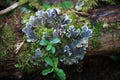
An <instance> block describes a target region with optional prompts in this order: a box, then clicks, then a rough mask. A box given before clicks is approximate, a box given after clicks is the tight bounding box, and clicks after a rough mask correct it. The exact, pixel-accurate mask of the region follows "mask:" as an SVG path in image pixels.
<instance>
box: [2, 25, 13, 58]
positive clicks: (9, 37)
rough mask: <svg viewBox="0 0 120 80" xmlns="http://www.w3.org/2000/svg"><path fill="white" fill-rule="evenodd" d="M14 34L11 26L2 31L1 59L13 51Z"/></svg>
mask: <svg viewBox="0 0 120 80" xmlns="http://www.w3.org/2000/svg"><path fill="white" fill-rule="evenodd" d="M14 38H15V36H14V33H13V30H12V28H11V27H10V26H5V27H3V28H1V29H0V58H2V57H4V56H5V55H7V54H8V53H9V51H12V49H13V47H14Z"/></svg>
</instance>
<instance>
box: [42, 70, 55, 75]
mask: <svg viewBox="0 0 120 80" xmlns="http://www.w3.org/2000/svg"><path fill="white" fill-rule="evenodd" d="M51 72H53V69H52V68H47V69H44V70H43V71H42V75H44V76H45V75H47V74H49V73H51Z"/></svg>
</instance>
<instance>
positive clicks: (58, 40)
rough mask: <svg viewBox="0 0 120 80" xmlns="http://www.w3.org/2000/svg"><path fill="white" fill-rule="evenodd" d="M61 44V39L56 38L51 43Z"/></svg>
mask: <svg viewBox="0 0 120 80" xmlns="http://www.w3.org/2000/svg"><path fill="white" fill-rule="evenodd" d="M59 42H60V39H59V38H55V39H53V40H52V41H51V42H50V43H52V44H56V43H59Z"/></svg>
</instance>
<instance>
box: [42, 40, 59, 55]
mask: <svg viewBox="0 0 120 80" xmlns="http://www.w3.org/2000/svg"><path fill="white" fill-rule="evenodd" d="M59 42H60V39H59V38H55V39H53V40H52V41H50V42H49V41H47V40H41V41H40V45H42V46H47V47H46V51H51V53H52V54H54V53H55V47H54V44H56V43H59Z"/></svg>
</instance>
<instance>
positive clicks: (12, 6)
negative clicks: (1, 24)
mask: <svg viewBox="0 0 120 80" xmlns="http://www.w3.org/2000/svg"><path fill="white" fill-rule="evenodd" d="M27 2H28V1H27V0H26V1H24V2H16V3H14V4H13V5H11V6H9V7H8V8H6V9H4V10H1V11H0V16H1V15H4V14H6V13H8V12H10V11H12V10H14V9H15V8H17V7H19V6H21V5H23V4H25V3H27Z"/></svg>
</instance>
